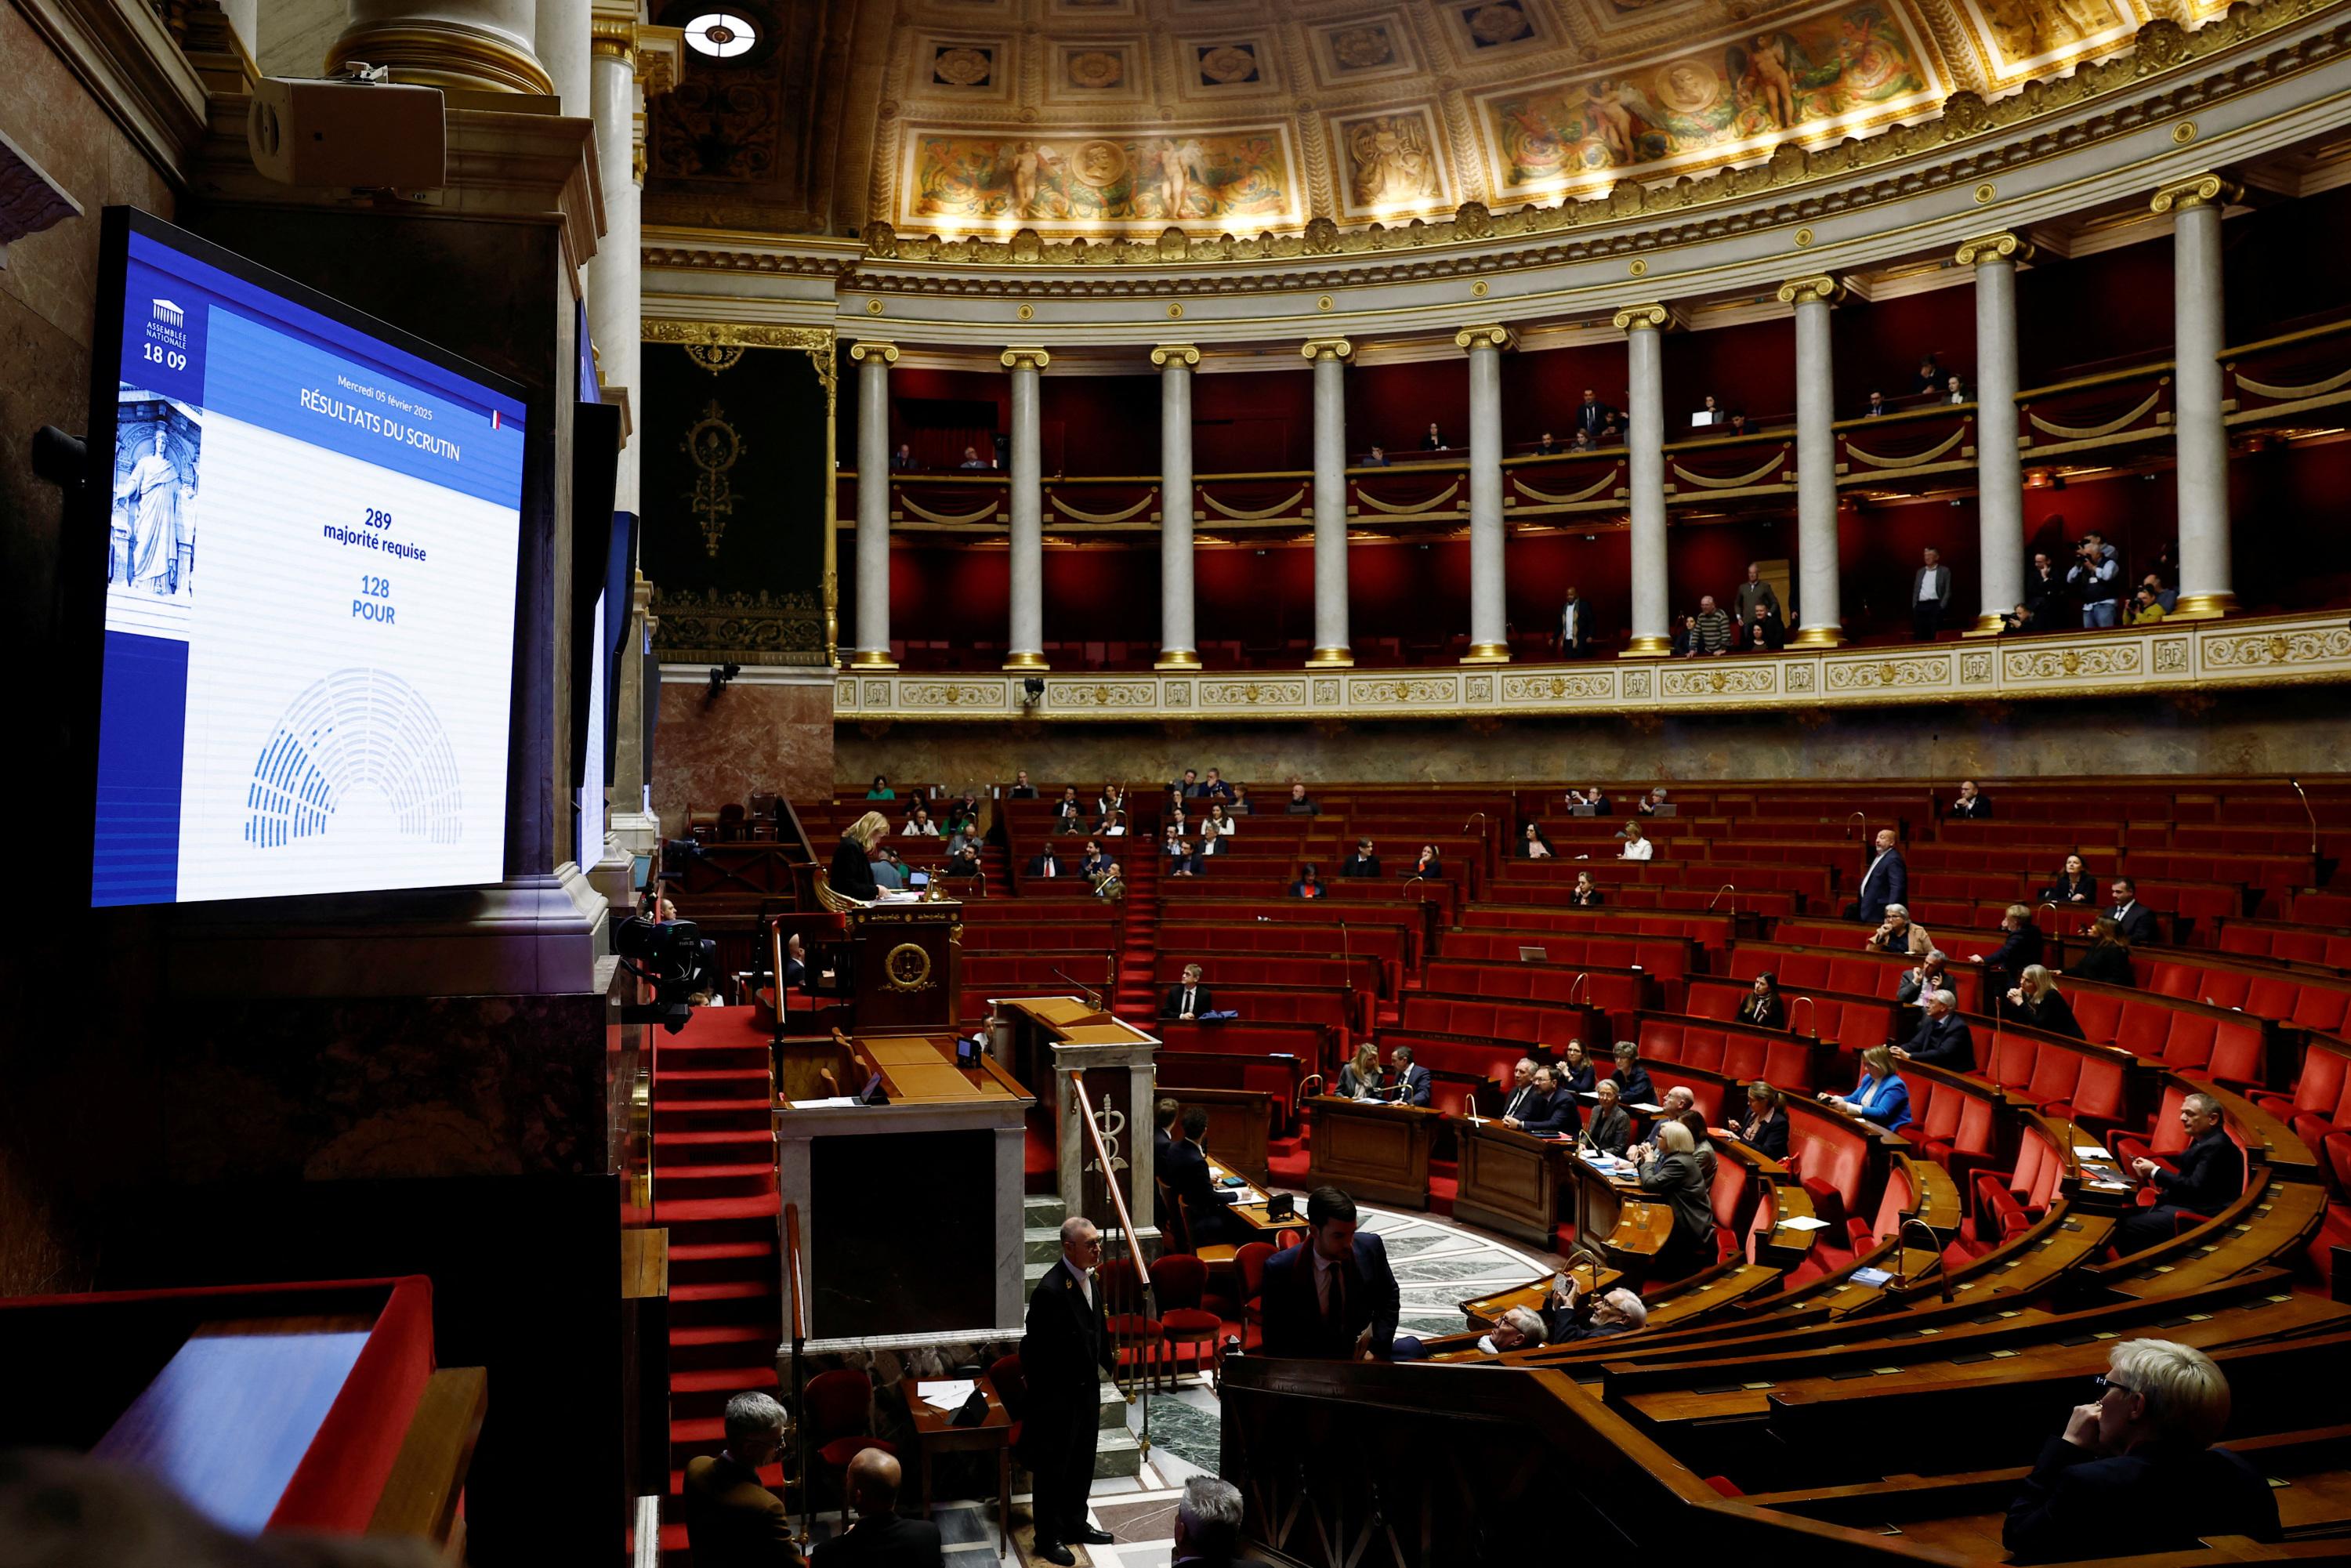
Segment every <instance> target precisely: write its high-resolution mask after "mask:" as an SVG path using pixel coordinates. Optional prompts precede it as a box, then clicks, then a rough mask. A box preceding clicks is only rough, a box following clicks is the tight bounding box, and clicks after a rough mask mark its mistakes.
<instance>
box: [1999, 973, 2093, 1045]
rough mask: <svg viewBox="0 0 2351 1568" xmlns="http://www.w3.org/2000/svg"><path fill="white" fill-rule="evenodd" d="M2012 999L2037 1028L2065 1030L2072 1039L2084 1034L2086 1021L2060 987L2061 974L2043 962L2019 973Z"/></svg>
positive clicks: (2021, 1012)
mask: <svg viewBox="0 0 2351 1568" xmlns="http://www.w3.org/2000/svg"><path fill="white" fill-rule="evenodd" d="M2008 999H2009V1003H2010V1005H2011V1006H2012V1007H2014V1008H2015V1009H2016V1010H2017V1013H2018V1015H2019V1016H2020V1017H2022V1019H2024V1021H2025V1022H2026V1023H2028V1024H2030V1025H2032V1027H2033V1028H2034V1029H2042V1030H2048V1031H2049V1032H2050V1033H2051V1034H2062V1035H2064V1037H2065V1038H2066V1039H2068V1040H2079V1039H2081V1038H2082V1025H2081V1021H2080V1020H2079V1019H2076V1018H2074V1004H2073V1003H2071V1002H2069V1001H2067V1000H2066V999H2065V993H2064V992H2063V991H2061V990H2059V989H2058V988H2057V977H2056V976H2054V975H2053V974H2051V973H2050V972H2049V971H2048V970H2047V969H2045V968H2043V967H2042V966H2041V965H2039V964H2028V965H2026V966H2025V969H2024V973H2022V975H2019V976H2018V977H2016V988H2015V989H2014V990H2012V991H2011V992H2009V993H2008Z"/></svg>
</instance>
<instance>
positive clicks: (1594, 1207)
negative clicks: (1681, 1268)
mask: <svg viewBox="0 0 2351 1568" xmlns="http://www.w3.org/2000/svg"><path fill="white" fill-rule="evenodd" d="M1568 1171H1569V1174H1570V1175H1571V1176H1573V1177H1574V1178H1575V1252H1576V1254H1578V1255H1581V1256H1583V1257H1588V1258H1596V1259H1598V1260H1600V1262H1601V1263H1602V1264H1603V1265H1604V1266H1605V1267H1608V1268H1611V1269H1614V1270H1617V1271H1618V1272H1620V1273H1622V1274H1623V1275H1625V1282H1626V1283H1627V1284H1630V1285H1633V1286H1634V1287H1635V1288H1636V1289H1637V1288H1638V1287H1639V1285H1640V1282H1641V1281H1644V1280H1646V1279H1647V1278H1648V1277H1649V1270H1650V1267H1651V1266H1652V1265H1654V1264H1655V1263H1656V1260H1657V1253H1658V1251H1659V1249H1662V1248H1663V1247H1664V1246H1665V1244H1666V1240H1667V1238H1668V1237H1670V1236H1671V1235H1672V1234H1673V1230H1674V1211H1673V1207H1672V1206H1671V1205H1669V1204H1663V1203H1651V1202H1649V1201H1647V1200H1646V1198H1645V1197H1642V1194H1641V1184H1640V1183H1639V1182H1637V1181H1635V1180H1634V1179H1633V1177H1632V1176H1631V1174H1630V1173H1629V1172H1627V1173H1626V1174H1625V1176H1622V1177H1621V1178H1619V1177H1612V1176H1609V1175H1608V1173H1607V1172H1605V1171H1604V1170H1602V1169H1601V1168H1600V1167H1599V1166H1595V1165H1593V1163H1592V1161H1591V1160H1590V1158H1588V1157H1587V1156H1585V1155H1583V1154H1581V1153H1578V1154H1576V1155H1573V1156H1571V1157H1570V1159H1569V1161H1568Z"/></svg>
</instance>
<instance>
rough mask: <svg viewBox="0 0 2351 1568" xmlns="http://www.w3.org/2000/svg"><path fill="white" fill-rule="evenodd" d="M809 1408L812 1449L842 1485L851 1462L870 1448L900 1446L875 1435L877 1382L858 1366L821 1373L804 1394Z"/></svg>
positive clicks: (890, 1450)
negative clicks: (874, 1411) (867, 1376)
mask: <svg viewBox="0 0 2351 1568" xmlns="http://www.w3.org/2000/svg"><path fill="white" fill-rule="evenodd" d="M802 1398H803V1401H804V1403H805V1405H806V1406H807V1410H808V1423H809V1451H810V1452H811V1453H813V1454H814V1455H815V1456H816V1459H817V1463H818V1464H820V1465H821V1466H822V1467H823V1468H824V1472H825V1473H826V1474H827V1475H829V1476H831V1478H832V1479H833V1481H834V1484H835V1485H836V1486H839V1485H841V1482H842V1480H843V1479H844V1478H845V1477H846V1475H847V1474H848V1470H849V1461H850V1460H852V1459H853V1458H856V1457H857V1456H858V1455H860V1454H862V1453H863V1452H864V1451H865V1450H866V1449H868V1448H879V1449H881V1450H882V1451H883V1453H885V1454H893V1455H894V1454H895V1453H897V1451H898V1450H897V1448H894V1447H893V1446H892V1445H891V1444H889V1443H885V1442H883V1440H882V1439H881V1438H879V1437H874V1436H873V1435H872V1428H873V1385H872V1383H871V1382H870V1381H868V1380H867V1378H866V1375H865V1374H863V1373H862V1372H860V1371H858V1370H857V1369H856V1368H854V1367H837V1368H835V1369H834V1370H833V1371H831V1372H820V1373H818V1374H817V1375H815V1376H814V1377H811V1378H810V1379H809V1381H808V1387H807V1388H806V1389H805V1390H804V1391H803V1394H802Z"/></svg>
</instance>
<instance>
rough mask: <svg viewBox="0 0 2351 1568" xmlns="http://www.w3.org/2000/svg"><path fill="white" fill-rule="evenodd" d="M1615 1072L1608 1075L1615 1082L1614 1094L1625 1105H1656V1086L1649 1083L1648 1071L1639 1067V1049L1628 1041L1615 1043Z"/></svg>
mask: <svg viewBox="0 0 2351 1568" xmlns="http://www.w3.org/2000/svg"><path fill="white" fill-rule="evenodd" d="M1615 1058H1616V1071H1614V1072H1613V1073H1611V1074H1610V1076H1611V1077H1613V1078H1614V1079H1615V1080H1616V1092H1617V1093H1618V1094H1619V1095H1621V1096H1623V1098H1624V1101H1625V1104H1627V1105H1654V1104H1656V1103H1657V1086H1656V1084H1654V1083H1652V1082H1649V1070H1648V1069H1647V1068H1646V1067H1643V1066H1642V1065H1641V1048H1640V1047H1639V1046H1637V1045H1635V1044H1634V1043H1633V1042H1632V1041H1631V1040H1618V1041H1617V1042H1616V1052H1615Z"/></svg>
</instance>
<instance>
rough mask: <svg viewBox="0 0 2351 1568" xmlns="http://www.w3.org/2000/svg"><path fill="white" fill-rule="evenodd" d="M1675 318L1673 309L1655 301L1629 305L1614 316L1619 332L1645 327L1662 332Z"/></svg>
mask: <svg viewBox="0 0 2351 1568" xmlns="http://www.w3.org/2000/svg"><path fill="white" fill-rule="evenodd" d="M1612 319H1614V322H1615V323H1616V329H1617V330H1618V331H1619V332H1630V331H1634V330H1635V329H1644V328H1646V329H1649V330H1652V331H1660V332H1661V331H1663V330H1665V329H1666V328H1667V326H1668V325H1670V324H1671V323H1672V321H1673V319H1674V313H1673V312H1672V311H1671V310H1669V309H1667V308H1666V307H1665V306H1663V305H1658V304H1654V303H1653V304H1648V305H1627V306H1625V308H1623V309H1622V310H1619V311H1618V312H1616V314H1615V316H1614V318H1612Z"/></svg>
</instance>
